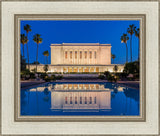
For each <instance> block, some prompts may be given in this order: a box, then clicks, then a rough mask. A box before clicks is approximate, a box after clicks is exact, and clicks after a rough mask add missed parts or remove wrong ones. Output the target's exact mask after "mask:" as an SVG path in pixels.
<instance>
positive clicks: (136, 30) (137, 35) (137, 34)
mask: <svg viewBox="0 0 160 136" xmlns="http://www.w3.org/2000/svg"><path fill="white" fill-rule="evenodd" d="M134 33H135V36H136V37H137V38H138V61H139V50H140V47H139V45H140V40H139V38H140V37H139V28H137V29H136V27H135V28H134Z"/></svg>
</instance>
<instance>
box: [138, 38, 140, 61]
mask: <svg viewBox="0 0 160 136" xmlns="http://www.w3.org/2000/svg"><path fill="white" fill-rule="evenodd" d="M139 52H140V40H139V38H138V61H139Z"/></svg>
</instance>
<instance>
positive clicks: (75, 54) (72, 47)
mask: <svg viewBox="0 0 160 136" xmlns="http://www.w3.org/2000/svg"><path fill="white" fill-rule="evenodd" d="M50 47H51V64H50V65H49V69H48V72H64V73H65V72H66V73H67V72H69V73H70V72H104V71H110V72H113V68H114V66H115V64H111V44H100V43H62V44H51V46H50ZM116 65H118V72H122V71H123V67H124V66H123V65H120V64H116ZM43 67H44V65H43V64H39V65H38V68H37V71H38V72H43ZM34 68H35V65H30V70H32V69H34Z"/></svg>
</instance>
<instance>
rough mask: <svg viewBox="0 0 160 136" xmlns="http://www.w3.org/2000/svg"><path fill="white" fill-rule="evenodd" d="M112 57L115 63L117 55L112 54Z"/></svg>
mask: <svg viewBox="0 0 160 136" xmlns="http://www.w3.org/2000/svg"><path fill="white" fill-rule="evenodd" d="M111 57H112V59H113V63H114V59H115V58H116V55H114V54H111Z"/></svg>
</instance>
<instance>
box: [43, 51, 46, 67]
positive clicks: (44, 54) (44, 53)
mask: <svg viewBox="0 0 160 136" xmlns="http://www.w3.org/2000/svg"><path fill="white" fill-rule="evenodd" d="M43 56H44V64H46V63H45V57H46V51H44V52H43Z"/></svg>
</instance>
